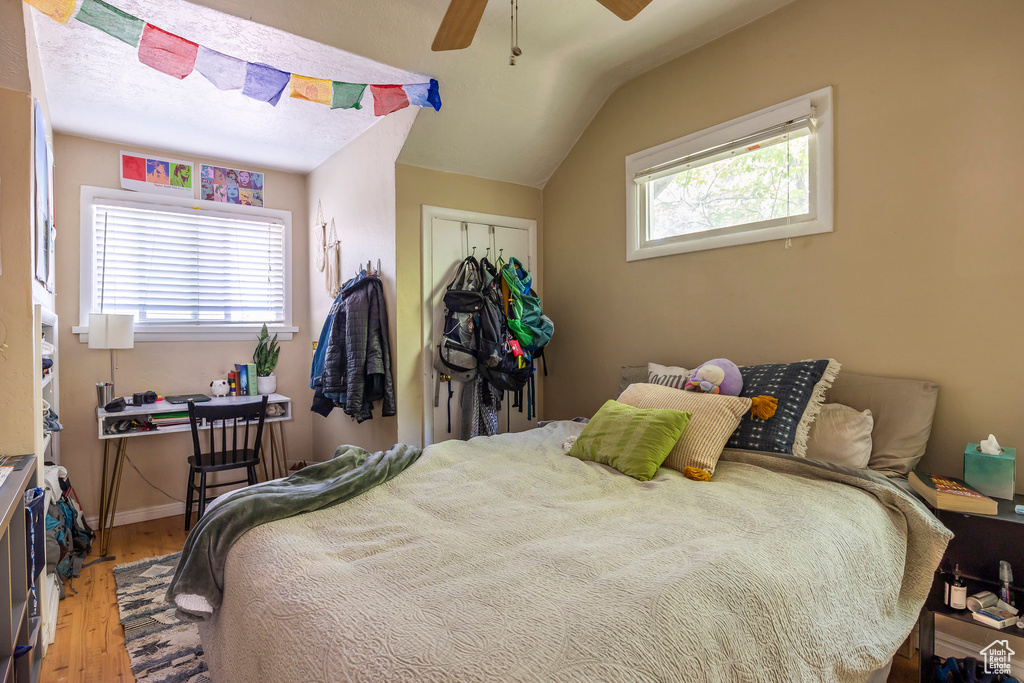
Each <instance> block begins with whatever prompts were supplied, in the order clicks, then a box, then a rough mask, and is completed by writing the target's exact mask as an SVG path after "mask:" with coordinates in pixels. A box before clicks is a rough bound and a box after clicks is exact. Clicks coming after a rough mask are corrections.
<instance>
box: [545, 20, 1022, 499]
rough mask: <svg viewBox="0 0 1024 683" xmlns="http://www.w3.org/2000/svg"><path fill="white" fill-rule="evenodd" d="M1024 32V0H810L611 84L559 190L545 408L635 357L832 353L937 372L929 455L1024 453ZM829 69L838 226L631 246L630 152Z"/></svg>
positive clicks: (550, 216) (585, 402) (551, 198)
mask: <svg viewBox="0 0 1024 683" xmlns="http://www.w3.org/2000/svg"><path fill="white" fill-rule="evenodd" d="M1021 35H1024V8H1022V6H1021V4H1020V3H1019V2H1016V1H1015V0H992V1H990V2H984V3H968V2H938V3H937V2H930V1H927V0H903V1H901V2H887V1H886V0H798V1H797V2H795V3H793V4H792V5H788V6H786V7H784V8H783V9H781V10H779V11H777V12H775V13H773V14H771V15H769V16H767V17H765V18H763V19H760V20H758V21H756V22H754V23H752V24H749V25H748V26H745V27H743V28H741V29H739V30H737V31H735V32H733V33H731V34H729V35H727V36H725V37H723V38H721V39H719V40H717V41H714V42H712V43H710V44H708V45H706V46H704V47H702V48H700V49H698V50H696V51H694V52H692V53H689V54H687V55H685V56H683V57H681V58H679V59H676V60H674V61H672V62H669V63H667V64H665V65H663V66H661V67H659V68H657V69H655V70H653V71H651V72H649V73H647V74H644V75H643V76H640V77H638V78H636V79H634V80H632V81H630V82H629V83H627V84H626V85H624V86H623V87H622V88H620V89H619V90H618V91H617V92H615V93H614V94H613V95H612V97H611V98H609V100H608V102H607V103H606V104H605V106H604V107H603V108H602V109H601V111H600V112H599V113H598V115H597V116H596V117H595V118H594V120H593V122H592V123H591V124H590V126H589V127H588V128H587V130H586V131H585V132H584V134H583V135H582V137H581V138H580V140H579V141H578V142H577V144H576V146H575V147H574V149H573V150H572V152H571V153H570V154H569V155H568V157H567V158H566V159H565V161H564V162H563V163H562V165H561V166H560V168H559V169H558V171H557V172H556V173H555V175H554V177H553V178H552V179H551V181H550V182H549V184H548V185H547V186H546V188H545V191H544V218H545V237H544V251H545V254H546V257H547V267H546V270H545V275H546V282H547V291H546V292H545V294H546V298H545V304H546V306H545V308H546V309H547V310H549V311H550V314H551V316H552V317H553V318H554V320H555V322H556V324H557V325H558V328H557V330H558V336H557V339H556V341H555V343H552V345H551V347H550V353H549V355H550V359H551V373H552V374H551V376H550V377H549V378H548V384H547V389H546V396H545V398H546V399H547V402H548V403H547V407H548V410H547V415H548V416H549V417H565V418H568V417H572V416H574V415H587V414H591V413H593V412H594V411H595V410H596V409H597V408H598V407H599V406H600V404H601V402H602V401H603V400H604V399H606V398H608V397H609V396H612V395H613V394H614V390H615V387H616V385H617V380H618V372H619V366H620V365H623V364H640V363H646V362H647V361H660V362H663V363H679V364H695V363H700V362H702V361H704V360H707V359H708V358H714V357H717V356H725V357H729V358H731V359H733V360H735V361H737V362H739V363H741V364H743V363H757V362H764V361H785V360H798V359H802V358H808V357H823V356H833V357H835V358H837V359H838V360H840V361H841V362H842V363H843V364H844V367H846V368H848V369H849V370H852V371H857V372H867V373H876V374H881V375H890V376H903V377H914V378H922V379H929V380H934V381H936V382H939V383H940V384H941V385H942V390H941V392H940V397H939V406H938V412H937V415H936V422H935V429H934V432H933V435H932V439H931V444H930V447H929V452H928V455H927V456H926V458H925V461H924V462H923V466H924V467H926V468H929V469H933V470H935V471H939V472H943V473H948V474H953V475H958V474H959V473H960V472H961V470H962V454H963V449H964V444H965V443H966V442H967V441H977V440H978V439H979V438H983V437H984V436H987V434H988V433H989V432H990V431H991V432H994V433H995V434H996V435H997V436H998V437H999V438H1000V440H1001V441H1002V442H1005V443H1006V444H1007V445H1010V446H1014V445H1016V446H1017V447H1018V448H1022V449H1024V422H1021V420H1020V419H1019V416H1020V412H1021V405H1020V404H1021V402H1020V387H1021V382H1022V380H1024V354H1021V352H1020V349H1019V346H1020V341H1019V340H1020V339H1021V338H1022V337H1024V305H1022V299H1021V291H1022V290H1024V269H1022V268H1021V262H1022V260H1024V231H1022V230H1021V217H1022V216H1024V192H1022V191H1021V184H1022V181H1024V139H1022V138H1021V136H1020V135H1018V134H1017V129H1018V128H1019V124H1020V122H1021V121H1024V91H1022V90H1021V89H1020V88H1019V87H1016V85H1015V84H1019V83H1021V82H1024V60H1021V55H1022V52H1021V47H1022V42H1021ZM826 85H832V86H834V88H835V101H834V102H835V169H836V180H835V192H836V210H835V232H834V233H833V234H827V235H817V236H812V237H806V238H799V239H794V240H793V245H792V248H791V249H789V250H786V249H785V248H784V247H783V243H782V242H767V243H762V244H754V245H747V246H739V247H730V248H724V249H718V250H713V251H704V252H698V253H692V254H682V255H677V256H669V257H664V258H658V259H652V260H646V261H639V262H634V263H626V260H625V183H624V176H625V172H624V167H625V166H624V159H625V156H626V155H628V154H631V153H633V152H637V151H640V150H643V149H646V148H649V147H652V146H654V145H657V144H660V143H663V142H666V141H669V140H672V139H675V138H677V137H680V136H683V135H686V134H689V133H692V132H694V131H698V130H701V129H703V128H706V127H708V126H712V125H715V124H718V123H722V122H724V121H728V120H729V119H732V118H735V117H737V116H741V115H744V114H748V113H750V112H753V111H756V110H758V109H761V108H763V107H766V106H770V105H773V104H776V103H778V102H782V101H784V100H787V99H789V98H792V97H796V96H799V95H802V94H805V93H808V92H811V91H812V90H815V89H817V88H821V87H823V86H826ZM1017 481H1018V490H1024V459H1021V460H1020V464H1019V466H1018V480H1017Z"/></svg>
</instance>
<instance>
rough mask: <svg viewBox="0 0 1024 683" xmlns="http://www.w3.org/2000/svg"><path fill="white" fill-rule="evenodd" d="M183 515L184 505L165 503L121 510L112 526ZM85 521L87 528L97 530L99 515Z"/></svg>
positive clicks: (115, 516)
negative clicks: (87, 524)
mask: <svg viewBox="0 0 1024 683" xmlns="http://www.w3.org/2000/svg"><path fill="white" fill-rule="evenodd" d="M183 514H185V504H184V503H181V502H177V503H167V504H166V505H154V506H153V507H148V508H135V509H134V510H122V511H119V512H117V513H115V514H114V526H124V525H125V524H136V523H138V522H148V521H150V520H151V519H163V518H164V517H173V516H174V515H183ZM85 521H86V522H88V523H89V526H90V527H92V528H93V529H98V528H99V524H100V518H99V515H96V516H93V517H86V518H85Z"/></svg>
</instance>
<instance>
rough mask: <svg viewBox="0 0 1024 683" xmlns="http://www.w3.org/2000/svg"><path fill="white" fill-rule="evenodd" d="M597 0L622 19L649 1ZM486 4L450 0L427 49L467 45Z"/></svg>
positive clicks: (441, 49)
mask: <svg viewBox="0 0 1024 683" xmlns="http://www.w3.org/2000/svg"><path fill="white" fill-rule="evenodd" d="M597 1H598V2H599V3H601V4H602V5H604V6H605V7H607V8H608V9H610V10H611V11H612V12H614V13H615V15H616V16H617V17H619V18H620V19H622V20H623V21H629V20H630V19H632V18H633V17H635V16H636V15H637V14H639V13H640V10H642V9H643V8H644V7H647V5H648V4H649V3H650V2H651V0H597ZM486 7H487V0H452V1H451V4H449V5H448V11H447V12H445V14H444V19H443V20H442V21H441V28H439V29H438V30H437V35H436V36H435V37H434V44H433V45H431V46H430V49H432V50H433V51H434V52H443V51H444V50H462V49H464V48H467V47H469V46H470V44H471V43H472V42H473V36H474V35H476V29H477V26H479V25H480V18H481V17H483V15H484V9H485V8H486Z"/></svg>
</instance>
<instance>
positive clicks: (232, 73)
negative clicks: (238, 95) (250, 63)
mask: <svg viewBox="0 0 1024 683" xmlns="http://www.w3.org/2000/svg"><path fill="white" fill-rule="evenodd" d="M245 67H246V63H245V62H244V61H242V60H241V59H235V58H234V57H229V56H228V55H224V54H221V53H219V52H217V51H216V50H211V49H210V48H208V47H203V46H202V45H200V46H199V54H198V56H196V71H198V72H199V73H201V74H202V75H203V76H205V77H206V80H208V81H210V83H213V84H214V85H215V86H217V87H218V88H220V89H221V90H241V89H242V88H243V87H244V86H245V72H246V68H245Z"/></svg>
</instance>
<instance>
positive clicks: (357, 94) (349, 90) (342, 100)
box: [331, 81, 366, 109]
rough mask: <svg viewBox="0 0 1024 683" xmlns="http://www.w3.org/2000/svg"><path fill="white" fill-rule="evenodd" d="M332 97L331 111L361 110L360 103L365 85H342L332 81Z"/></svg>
mask: <svg viewBox="0 0 1024 683" xmlns="http://www.w3.org/2000/svg"><path fill="white" fill-rule="evenodd" d="M332 85H333V86H334V95H333V97H332V98H331V109H362V108H363V105H361V104H360V102H361V101H362V99H363V93H364V92H366V84H365V83H342V82H341V81H334V82H333V84H332Z"/></svg>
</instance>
